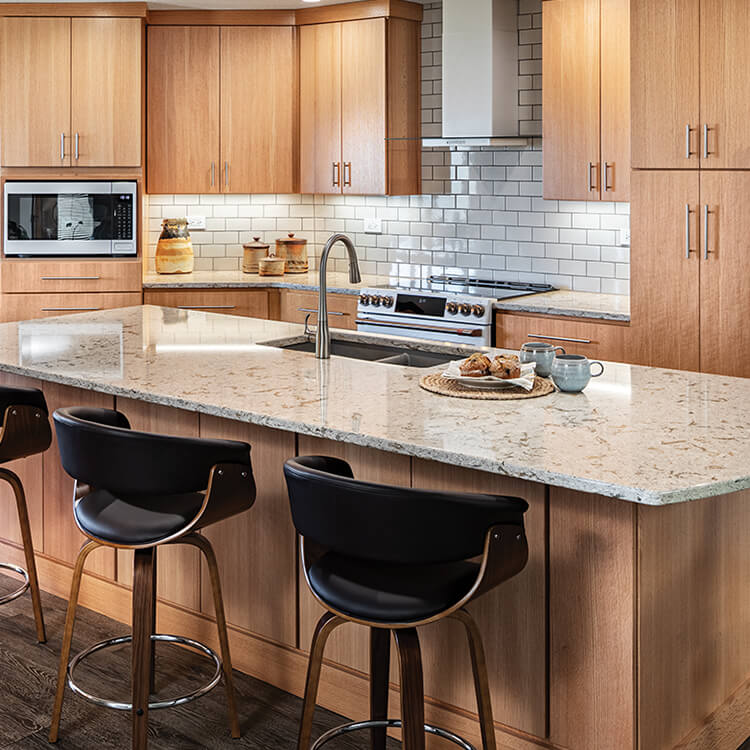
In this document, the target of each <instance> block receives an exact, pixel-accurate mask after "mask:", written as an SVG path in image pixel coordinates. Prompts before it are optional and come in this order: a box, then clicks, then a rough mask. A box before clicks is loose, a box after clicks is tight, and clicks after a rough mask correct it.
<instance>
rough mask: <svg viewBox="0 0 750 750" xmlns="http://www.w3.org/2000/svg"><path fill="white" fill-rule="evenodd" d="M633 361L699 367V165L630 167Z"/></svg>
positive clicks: (686, 368) (679, 367)
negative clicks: (671, 168)
mask: <svg viewBox="0 0 750 750" xmlns="http://www.w3.org/2000/svg"><path fill="white" fill-rule="evenodd" d="M631 179H632V185H631V192H632V201H631V221H632V244H631V250H630V256H631V261H632V262H631V269H632V270H631V274H632V275H631V280H630V297H631V323H630V328H631V332H630V337H631V346H632V350H633V362H634V363H636V364H643V365H651V366H653V367H669V368H676V369H680V370H694V371H697V370H698V369H699V367H700V357H699V330H700V305H699V302H700V282H699V273H700V260H699V248H700V240H699V236H698V234H699V226H700V220H699V213H700V193H699V181H700V173H699V172H698V171H692V170H691V171H687V170H683V171H643V172H642V171H637V170H636V171H634V172H633V173H632V178H631Z"/></svg>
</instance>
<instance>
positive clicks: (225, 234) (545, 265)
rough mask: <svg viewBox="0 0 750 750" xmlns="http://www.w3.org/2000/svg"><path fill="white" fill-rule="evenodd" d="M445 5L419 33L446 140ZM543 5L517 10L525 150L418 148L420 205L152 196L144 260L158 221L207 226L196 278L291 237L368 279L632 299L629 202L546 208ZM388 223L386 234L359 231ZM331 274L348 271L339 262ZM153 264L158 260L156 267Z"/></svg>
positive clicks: (435, 115) (529, 0)
mask: <svg viewBox="0 0 750 750" xmlns="http://www.w3.org/2000/svg"><path fill="white" fill-rule="evenodd" d="M440 22H441V3H440V2H434V3H427V4H425V17H424V23H423V26H422V37H423V38H422V122H423V135H424V136H425V137H430V136H435V137H440V135H441V109H440V107H441V57H440V55H441V31H442V29H441V23H440ZM541 22H542V0H519V32H518V33H519V43H520V50H521V52H520V58H521V59H520V62H519V80H520V84H521V85H520V89H521V90H520V93H519V104H520V105H521V107H520V120H521V122H520V128H521V133H522V134H524V135H528V136H532V145H531V146H529V147H525V148H516V149H511V148H495V149H477V150H461V151H450V150H448V149H425V150H424V153H423V174H422V179H423V182H422V192H423V194H422V195H417V196H407V197H389V198H385V197H360V196H328V195H327V196H323V195H316V196H312V195H301V196H300V195H250V196H248V195H229V196H223V195H200V196H197V195H166V196H159V195H154V196H151V197H150V203H151V216H150V222H149V229H150V232H149V239H150V245H151V247H150V255H151V257H153V246H154V245H155V243H156V240H157V239H158V235H159V231H158V230H159V226H160V223H161V219H162V218H163V217H173V216H180V215H186V214H190V215H192V214H199V215H205V216H206V217H207V218H206V231H195V232H193V233H192V234H193V244H194V246H195V252H196V268H198V269H206V270H210V269H214V270H236V269H238V268H240V264H241V256H242V245H241V243H242V242H244V241H247V240H248V239H250V238H251V237H252V236H253V235H255V236H261V237H263V238H264V239H265V241H267V242H273V240H274V239H275V238H276V237H278V236H282V235H283V234H284V233H286V232H295V233H296V234H298V235H299V236H301V237H306V238H307V239H308V240H309V242H310V251H311V254H312V255H317V254H318V253H319V251H320V248H321V246H322V244H323V242H325V240H326V239H327V238H328V236H329V235H330V234H331V233H332V232H337V231H343V232H348V233H350V234H352V235H353V236H354V239H355V243H356V245H357V248H358V251H359V255H360V258H361V260H362V264H361V266H362V271H363V272H364V273H383V274H393V275H398V274H402V275H405V274H409V275H411V274H413V273H420V272H427V273H442V272H448V273H466V272H469V273H471V274H473V275H478V276H479V275H481V276H483V277H490V276H492V277H494V278H498V279H510V280H521V281H535V282H536V281H539V282H548V283H552V284H555V285H557V286H560V287H563V288H570V289H576V290H581V291H592V292H609V293H619V294H627V293H628V292H629V281H628V279H629V276H630V266H629V260H630V257H629V256H630V253H629V248H628V247H620V246H619V239H620V238H619V230H624V229H627V228H629V221H630V217H629V213H630V207H629V205H628V204H625V203H601V202H571V201H546V200H543V199H542V197H541V196H542V151H541V139H540V138H539V136H540V135H541V130H542V119H541V118H542V106H541V102H542V90H541V88H542V29H541ZM370 217H380V218H381V219H383V233H382V234H365V233H364V232H363V229H364V226H363V220H364V219H365V218H370ZM334 258H335V260H333V267H334V268H336V269H337V270H345V268H346V261H345V260H344V251H343V248H342V249H341V250H336V251H335V254H334V255H333V256H332V259H334ZM151 265H153V261H152V260H151Z"/></svg>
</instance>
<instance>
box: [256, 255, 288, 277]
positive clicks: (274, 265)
mask: <svg viewBox="0 0 750 750" xmlns="http://www.w3.org/2000/svg"><path fill="white" fill-rule="evenodd" d="M284 264H285V261H284V259H283V258H277V257H276V256H275V255H269V256H268V257H267V258H261V259H260V260H259V261H258V273H259V274H260V275H261V276H283V275H284Z"/></svg>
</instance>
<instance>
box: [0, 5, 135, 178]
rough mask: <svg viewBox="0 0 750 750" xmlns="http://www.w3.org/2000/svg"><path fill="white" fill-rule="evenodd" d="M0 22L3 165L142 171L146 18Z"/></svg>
mask: <svg viewBox="0 0 750 750" xmlns="http://www.w3.org/2000/svg"><path fill="white" fill-rule="evenodd" d="M0 24H1V26H2V33H1V35H0V39H1V41H0V103H1V104H0V144H1V147H0V162H1V165H2V166H3V167H138V166H140V165H141V134H142V130H141V120H142V107H141V102H142V94H141V92H142V76H143V70H142V37H143V22H142V19H140V18H72V19H71V18H25V17H7V18H3V19H2V20H0Z"/></svg>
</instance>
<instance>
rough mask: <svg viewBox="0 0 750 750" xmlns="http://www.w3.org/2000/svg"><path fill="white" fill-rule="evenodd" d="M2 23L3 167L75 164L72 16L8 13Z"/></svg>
mask: <svg viewBox="0 0 750 750" xmlns="http://www.w3.org/2000/svg"><path fill="white" fill-rule="evenodd" d="M0 28H1V29H2V33H1V34H0V82H1V85H0V91H1V94H0V144H2V149H1V154H0V157H1V161H2V166H3V167H67V166H70V151H71V149H70V145H71V144H70V138H69V136H70V18H3V19H1V20H0Z"/></svg>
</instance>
